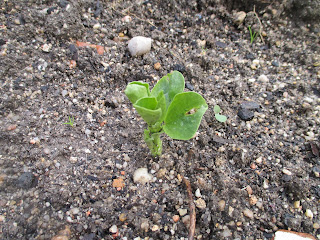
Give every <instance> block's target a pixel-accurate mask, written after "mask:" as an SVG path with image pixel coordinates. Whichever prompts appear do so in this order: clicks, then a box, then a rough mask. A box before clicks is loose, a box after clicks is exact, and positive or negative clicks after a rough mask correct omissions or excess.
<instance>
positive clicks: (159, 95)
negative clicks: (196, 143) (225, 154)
mask: <svg viewBox="0 0 320 240" xmlns="http://www.w3.org/2000/svg"><path fill="white" fill-rule="evenodd" d="M184 86H185V81H184V77H183V75H182V74H181V73H180V72H178V71H173V72H171V73H169V74H167V75H166V76H164V77H163V78H161V79H160V80H159V81H158V83H157V84H156V85H155V86H154V88H153V89H152V90H151V91H150V89H149V84H148V83H144V82H139V81H134V82H131V83H129V84H128V86H127V88H126V90H125V94H126V95H127V97H128V98H129V100H130V101H131V102H132V104H133V106H134V107H135V109H136V110H137V112H138V113H139V114H140V116H141V117H142V118H143V119H144V120H145V121H146V122H147V124H148V127H149V129H150V131H151V132H152V133H157V132H161V131H164V132H165V133H166V134H167V135H168V136H169V137H171V138H173V139H179V140H188V139H190V138H192V137H193V136H194V134H195V133H196V131H197V130H198V128H199V125H200V122H201V118H202V116H203V115H204V113H205V112H206V110H207V109H208V105H207V104H206V101H205V100H204V99H203V97H202V96H201V95H200V94H198V93H195V92H183V91H184Z"/></svg>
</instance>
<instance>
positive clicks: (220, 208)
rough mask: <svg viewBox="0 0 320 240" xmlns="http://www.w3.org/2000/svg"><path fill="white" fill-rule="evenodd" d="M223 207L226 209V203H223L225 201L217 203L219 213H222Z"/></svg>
mask: <svg viewBox="0 0 320 240" xmlns="http://www.w3.org/2000/svg"><path fill="white" fill-rule="evenodd" d="M225 207H226V201H225V200H220V201H219V202H218V208H219V210H220V211H223V210H224V208H225Z"/></svg>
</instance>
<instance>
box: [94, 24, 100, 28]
mask: <svg viewBox="0 0 320 240" xmlns="http://www.w3.org/2000/svg"><path fill="white" fill-rule="evenodd" d="M100 28H101V24H100V23H96V24H95V25H93V29H100Z"/></svg>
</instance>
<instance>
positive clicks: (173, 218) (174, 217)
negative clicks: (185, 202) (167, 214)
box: [172, 215, 180, 222]
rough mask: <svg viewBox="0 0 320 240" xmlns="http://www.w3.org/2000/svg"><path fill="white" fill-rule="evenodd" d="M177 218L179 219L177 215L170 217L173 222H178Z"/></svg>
mask: <svg viewBox="0 0 320 240" xmlns="http://www.w3.org/2000/svg"><path fill="white" fill-rule="evenodd" d="M179 219H180V217H179V215H174V216H173V217H172V220H173V221H174V222H178V221H179Z"/></svg>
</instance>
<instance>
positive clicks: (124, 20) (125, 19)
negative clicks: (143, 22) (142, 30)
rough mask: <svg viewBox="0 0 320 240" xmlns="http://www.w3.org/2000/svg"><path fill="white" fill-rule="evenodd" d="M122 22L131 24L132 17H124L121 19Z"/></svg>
mask: <svg viewBox="0 0 320 240" xmlns="http://www.w3.org/2000/svg"><path fill="white" fill-rule="evenodd" d="M122 21H123V22H126V23H128V22H131V21H132V17H131V16H129V15H126V16H124V17H123V18H122Z"/></svg>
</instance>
